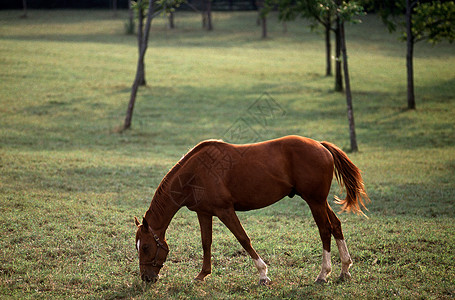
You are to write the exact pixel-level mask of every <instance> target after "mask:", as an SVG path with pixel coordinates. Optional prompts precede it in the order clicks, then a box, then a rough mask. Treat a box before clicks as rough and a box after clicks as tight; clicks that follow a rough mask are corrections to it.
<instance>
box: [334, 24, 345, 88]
mask: <svg viewBox="0 0 455 300" xmlns="http://www.w3.org/2000/svg"><path fill="white" fill-rule="evenodd" d="M340 23H341V20H340V18H339V17H338V16H337V19H336V26H335V91H337V92H341V91H343V75H342V73H341V33H340V31H341V30H340V27H341V25H340Z"/></svg>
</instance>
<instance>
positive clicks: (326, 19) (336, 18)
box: [270, 0, 364, 151]
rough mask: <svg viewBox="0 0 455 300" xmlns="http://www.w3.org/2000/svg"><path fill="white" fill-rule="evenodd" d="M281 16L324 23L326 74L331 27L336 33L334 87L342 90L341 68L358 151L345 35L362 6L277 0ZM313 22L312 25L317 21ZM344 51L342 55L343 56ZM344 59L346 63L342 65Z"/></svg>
mask: <svg viewBox="0 0 455 300" xmlns="http://www.w3.org/2000/svg"><path fill="white" fill-rule="evenodd" d="M275 1H278V2H270V3H276V4H277V6H278V11H279V18H280V19H281V20H294V19H295V18H296V17H297V16H301V17H304V18H309V19H312V20H313V21H314V22H316V23H317V24H322V26H323V27H324V32H325V41H326V57H327V67H326V75H330V74H331V62H330V59H331V57H330V53H331V44H330V31H335V33H336V39H335V41H336V55H337V58H336V72H337V76H336V79H335V89H336V90H342V87H343V85H342V75H341V69H343V72H344V79H345V80H344V82H345V86H346V106H347V116H348V122H349V135H350V141H351V151H358V145H357V138H356V133H355V122H354V109H353V106H352V93H351V84H350V78H349V67H348V55H347V47H346V36H345V30H344V23H345V22H353V23H356V22H359V20H358V19H357V18H356V17H358V16H360V15H363V14H364V12H363V7H362V6H361V5H358V4H357V3H356V2H354V1H351V2H344V1H342V0H296V1H295V0H275ZM317 24H313V25H312V26H313V28H314V27H315V26H316V25H317ZM341 54H342V58H341ZM341 62H342V63H343V65H341Z"/></svg>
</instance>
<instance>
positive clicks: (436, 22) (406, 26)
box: [364, 0, 455, 109]
mask: <svg viewBox="0 0 455 300" xmlns="http://www.w3.org/2000/svg"><path fill="white" fill-rule="evenodd" d="M364 1H366V3H367V4H368V5H370V7H373V8H375V9H378V10H379V12H380V15H381V17H382V20H383V21H384V23H385V24H386V25H387V27H388V28H389V31H391V32H392V31H395V30H396V29H397V27H401V28H403V29H402V30H403V40H406V74H407V105H408V109H415V108H416V102H415V93H414V64H413V58H414V45H415V43H417V42H419V41H425V40H426V41H428V42H430V43H433V44H436V43H438V42H440V41H442V40H448V41H449V42H450V43H452V42H453V41H454V40H455V3H454V1H443V2H441V1H423V0H421V1H419V0H387V1H385V2H384V3H382V4H381V5H379V7H376V5H377V3H375V1H373V2H370V1H371V0H369V1H368V0H364ZM403 14H404V21H403V19H402V18H401V17H402V16H403Z"/></svg>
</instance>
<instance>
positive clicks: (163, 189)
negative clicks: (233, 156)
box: [150, 140, 223, 213]
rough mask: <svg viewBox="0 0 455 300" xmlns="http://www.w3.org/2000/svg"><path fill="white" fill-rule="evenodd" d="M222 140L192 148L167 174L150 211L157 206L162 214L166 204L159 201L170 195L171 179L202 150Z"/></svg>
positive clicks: (202, 143)
mask: <svg viewBox="0 0 455 300" xmlns="http://www.w3.org/2000/svg"><path fill="white" fill-rule="evenodd" d="M222 142H223V141H222V140H206V141H202V142H200V143H199V144H197V145H196V146H194V147H193V148H191V149H190V150H189V151H188V152H187V153H186V154H185V155H183V156H182V158H181V159H180V160H179V161H178V162H177V163H176V164H175V165H174V166H173V167H172V168H171V169H170V170H169V171H168V172H167V174H166V176H164V178H163V179H162V180H161V183H160V184H159V185H158V187H157V189H156V191H155V195H154V197H153V200H152V203H151V204H150V209H151V208H152V205H153V204H155V206H156V207H157V208H158V210H159V213H162V212H163V211H164V209H163V207H162V205H163V204H164V203H162V202H160V201H159V200H160V199H162V200H164V198H166V197H162V196H165V195H167V194H168V191H167V186H168V185H169V182H170V180H171V178H173V176H174V175H175V174H176V173H177V172H178V171H179V170H180V169H181V168H182V167H183V166H184V165H185V164H186V162H187V161H188V160H189V159H190V158H191V157H193V155H195V154H196V153H198V152H199V151H201V149H203V148H205V147H206V146H210V145H214V144H218V143H222Z"/></svg>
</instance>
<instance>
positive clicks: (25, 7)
mask: <svg viewBox="0 0 455 300" xmlns="http://www.w3.org/2000/svg"><path fill="white" fill-rule="evenodd" d="M22 9H23V12H24V14H23V15H22V16H21V18H27V0H22Z"/></svg>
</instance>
